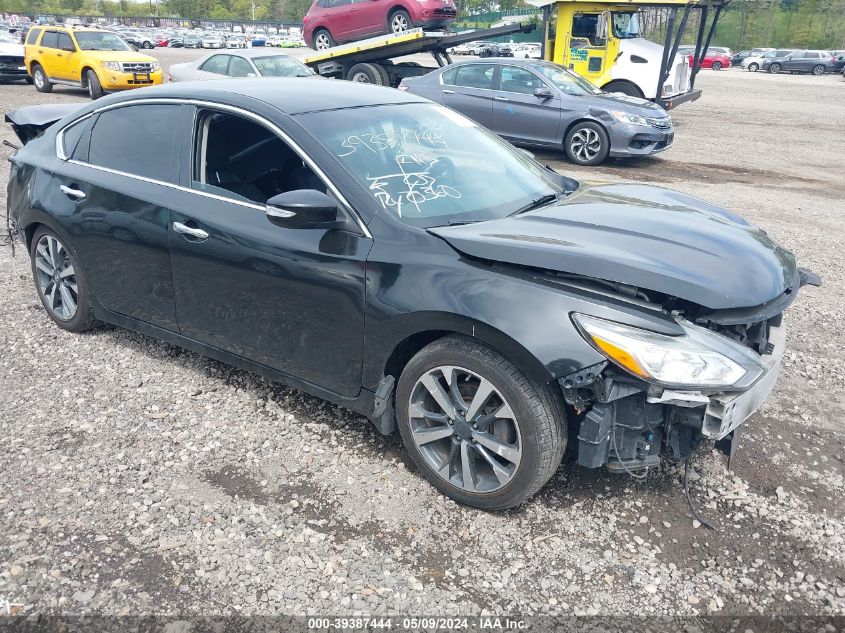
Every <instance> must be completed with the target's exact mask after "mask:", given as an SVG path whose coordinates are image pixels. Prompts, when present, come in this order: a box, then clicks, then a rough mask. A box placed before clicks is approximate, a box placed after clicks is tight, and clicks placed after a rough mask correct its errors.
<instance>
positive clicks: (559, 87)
mask: <svg viewBox="0 0 845 633" xmlns="http://www.w3.org/2000/svg"><path fill="white" fill-rule="evenodd" d="M399 89H400V90H407V91H410V92H413V93H414V94H418V95H421V96H424V97H428V98H429V99H432V100H433V101H438V102H440V103H442V104H443V105H446V106H449V107H450V108H453V109H455V110H457V111H459V112H461V113H463V114H465V115H466V116H468V117H470V118H472V119H474V120H475V121H477V122H478V123H480V124H482V125H483V126H485V127H487V128H489V129H490V130H492V131H494V132H496V133H497V134H499V135H500V136H502V137H504V138H506V139H507V140H509V141H511V142H512V143H515V144H517V145H528V146H533V147H543V148H553V149H561V148H562V149H563V151H564V152H566V155H567V156H568V157H569V160H571V161H572V162H573V163H576V164H578V165H598V164H599V163H601V162H603V161H604V160H605V159H606V158H607V157H608V156H613V157H629V156H649V155H651V154H656V153H657V152H662V151H663V150H665V149H667V148H668V147H669V146H670V145H671V144H672V139H673V136H674V129H673V127H672V119H671V118H670V117H669V114H668V113H667V112H666V111H665V110H664V109H663V108H661V107H660V106H658V105H656V104H654V103H652V102H650V101H646V100H645V99H638V98H636V97H629V96H625V95H622V94H618V93H613V94H608V93H605V92H602V91H601V90H599V89H598V88H596V87H595V86H594V85H593V84H591V83H590V82H589V81H587V80H586V79H583V78H582V77H580V76H579V75H577V74H575V73H574V72H572V71H571V70H569V69H567V68H564V67H562V66H558V65H557V64H552V63H550V62H544V61H538V60H533V59H485V60H477V61H476V60H473V61H466V62H458V63H456V64H451V65H449V66H446V67H444V68H440V69H438V70H436V71H433V72H430V73H428V74H426V75H423V76H422V77H413V78H408V79H404V80H403V81H402V83H401V84H400V85H399Z"/></svg>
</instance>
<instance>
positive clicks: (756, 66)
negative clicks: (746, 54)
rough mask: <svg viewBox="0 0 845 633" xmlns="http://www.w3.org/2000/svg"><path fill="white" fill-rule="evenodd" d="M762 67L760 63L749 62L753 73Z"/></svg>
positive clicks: (749, 68) (749, 67)
mask: <svg viewBox="0 0 845 633" xmlns="http://www.w3.org/2000/svg"><path fill="white" fill-rule="evenodd" d="M759 69H760V65H759V64H753V63H752V64H748V70H749V71H750V72H752V73H756V72H757V71H758V70H759Z"/></svg>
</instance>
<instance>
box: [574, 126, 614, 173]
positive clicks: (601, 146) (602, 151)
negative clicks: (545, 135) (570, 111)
mask: <svg viewBox="0 0 845 633" xmlns="http://www.w3.org/2000/svg"><path fill="white" fill-rule="evenodd" d="M563 150H564V152H566V156H567V158H569V160H570V161H572V162H573V163H575V164H576V165H583V166H588V167H589V166H593V165H599V164H601V163H603V162H604V161H605V159H606V158H607V155H608V154H609V153H610V138H609V137H608V135H607V132H606V131H605V129H604V128H603V127H602V126H601V125H599V124H598V123H594V122H593V121H581V122H580V123H576V124H575V125H574V126H572V129H571V130H569V132H568V133H567V135H566V139H564V142H563Z"/></svg>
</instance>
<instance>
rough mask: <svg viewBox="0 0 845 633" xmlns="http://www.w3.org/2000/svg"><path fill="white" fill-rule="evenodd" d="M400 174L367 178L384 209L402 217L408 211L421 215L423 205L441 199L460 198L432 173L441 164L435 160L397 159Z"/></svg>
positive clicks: (409, 157) (397, 172) (415, 157)
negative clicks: (408, 209) (411, 209)
mask: <svg viewBox="0 0 845 633" xmlns="http://www.w3.org/2000/svg"><path fill="white" fill-rule="evenodd" d="M395 161H396V166H397V168H398V171H396V172H394V173H389V174H383V175H381V176H369V175H368V176H367V182H369V183H370V191H372V192H373V195H374V196H375V197H376V200H378V201H379V202H380V203H381V206H382V207H383V208H385V209H389V210H392V211H395V212H396V214H397V215H398V216H399V217H402V214H403V212H405V209H406V208H408V207H411V208H413V210H415V211H416V212H417V213H418V214H420V215H422V209H420V205H422V204H424V203H426V202H431V201H432V200H437V199H439V198H460V197H461V193H460V192H459V191H458V190H456V189H455V188H454V187H450V186H449V185H444V184H440V183H438V181H437V177H436V176H435V175H433V174H432V173H431V171H432V169H433V168H434V167H435V166H436V165H437V163H438V162H439V161H438V160H437V159H436V158H427V157H424V156H414V155H409V154H399V155H398V156H396V157H395Z"/></svg>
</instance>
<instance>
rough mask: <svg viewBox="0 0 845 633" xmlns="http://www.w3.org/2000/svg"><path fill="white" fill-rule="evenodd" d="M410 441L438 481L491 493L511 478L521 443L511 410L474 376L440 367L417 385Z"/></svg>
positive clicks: (459, 369) (487, 384) (411, 410)
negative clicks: (439, 479) (437, 477)
mask: <svg viewBox="0 0 845 633" xmlns="http://www.w3.org/2000/svg"><path fill="white" fill-rule="evenodd" d="M408 411H409V414H410V427H411V436H412V437H413V440H414V443H415V444H416V446H417V449H418V450H419V451H420V453H421V454H422V456H423V459H425V460H426V462H427V463H428V465H429V466H430V467H431V468H432V469H433V470H434V471H435V472H436V473H437V475H438V476H439V477H441V478H443V479H444V480H446V481H447V482H449V483H450V484H452V485H453V486H456V487H458V488H460V489H462V490H465V491H467V492H493V491H495V490H498V489H499V488H502V487H503V486H505V485H507V484H508V482H510V480H511V479H512V478H513V475H514V473H515V472H516V469H517V468H518V467H519V462H520V460H521V458H522V441H521V438H520V433H519V424H517V421H516V417H515V416H514V413H513V409H511V407H510V405H509V404H508V402H507V400H505V398H504V396H502V394H501V393H499V391H498V390H497V389H496V388H495V387H494V386H493V385H492V384H491V383H490V381H489V380H487V379H486V378H483V377H482V376H479V375H478V374H476V373H474V372H472V371H469V370H468V369H464V368H462V367H454V366H450V365H444V366H439V367H435V368H434V369H431V370H429V371H427V372H426V373H425V374H423V375H422V376H421V377H420V378H419V380H417V382H416V384H415V385H414V388H413V390H412V392H411V400H410V404H409V406H408Z"/></svg>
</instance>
